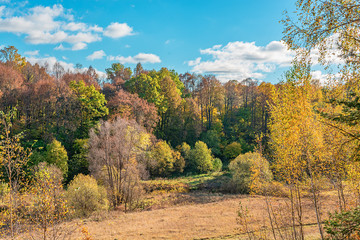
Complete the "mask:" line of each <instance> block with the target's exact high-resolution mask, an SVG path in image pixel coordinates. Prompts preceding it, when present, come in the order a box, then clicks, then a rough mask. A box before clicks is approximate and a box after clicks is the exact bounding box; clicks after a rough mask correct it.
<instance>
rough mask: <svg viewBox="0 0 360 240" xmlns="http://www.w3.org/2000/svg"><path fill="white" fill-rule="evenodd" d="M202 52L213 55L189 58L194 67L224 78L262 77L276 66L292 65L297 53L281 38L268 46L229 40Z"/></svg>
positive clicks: (224, 79) (201, 51)
mask: <svg viewBox="0 0 360 240" xmlns="http://www.w3.org/2000/svg"><path fill="white" fill-rule="evenodd" d="M200 53H201V54H202V55H207V56H210V59H209V60H203V58H200V57H198V58H197V59H195V60H191V61H188V62H187V63H188V65H189V66H192V71H193V72H197V73H205V74H206V73H211V74H215V75H217V77H218V78H219V79H220V80H223V81H226V80H229V79H238V80H241V79H245V78H255V79H263V78H264V77H265V74H266V73H269V72H272V71H274V70H275V69H276V68H277V67H286V66H289V65H290V63H291V60H292V59H293V56H294V54H293V53H292V52H290V51H288V50H287V47H286V46H285V44H284V43H283V42H280V41H272V42H270V43H269V44H268V45H266V46H257V45H256V44H255V42H240V41H237V42H229V43H228V44H227V45H225V46H222V45H215V46H213V47H211V48H207V49H201V50H200Z"/></svg>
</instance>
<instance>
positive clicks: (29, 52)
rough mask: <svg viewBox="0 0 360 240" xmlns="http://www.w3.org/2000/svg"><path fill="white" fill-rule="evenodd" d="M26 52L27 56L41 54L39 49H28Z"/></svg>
mask: <svg viewBox="0 0 360 240" xmlns="http://www.w3.org/2000/svg"><path fill="white" fill-rule="evenodd" d="M24 54H25V55H27V56H36V55H39V50H35V51H27V52H24Z"/></svg>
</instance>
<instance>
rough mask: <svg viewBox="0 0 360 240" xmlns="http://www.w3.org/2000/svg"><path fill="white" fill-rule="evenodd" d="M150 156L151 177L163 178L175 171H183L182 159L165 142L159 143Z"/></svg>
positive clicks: (183, 163)
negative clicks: (151, 164) (151, 163)
mask: <svg viewBox="0 0 360 240" xmlns="http://www.w3.org/2000/svg"><path fill="white" fill-rule="evenodd" d="M150 155H151V158H152V162H154V165H153V166H152V167H151V173H152V175H157V176H162V177H165V176H169V175H171V173H173V172H175V171H178V172H182V171H183V170H184V166H185V162H184V158H183V157H182V156H181V154H180V153H179V152H178V151H174V150H173V149H171V147H170V146H169V144H167V143H166V142H165V141H159V142H158V143H157V144H156V145H155V147H154V149H153V150H152V152H151V154H150Z"/></svg>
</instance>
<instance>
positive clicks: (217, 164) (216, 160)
mask: <svg viewBox="0 0 360 240" xmlns="http://www.w3.org/2000/svg"><path fill="white" fill-rule="evenodd" d="M222 166H223V164H222V161H221V159H220V158H214V161H213V171H214V172H220V171H221V169H222Z"/></svg>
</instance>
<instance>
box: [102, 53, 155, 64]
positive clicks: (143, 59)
mask: <svg viewBox="0 0 360 240" xmlns="http://www.w3.org/2000/svg"><path fill="white" fill-rule="evenodd" d="M108 60H109V61H119V62H120V63H122V64H125V63H138V62H140V63H160V62H161V60H160V57H159V56H157V55H155V54H151V53H139V54H137V55H135V56H133V57H132V56H129V57H123V56H109V57H108Z"/></svg>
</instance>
